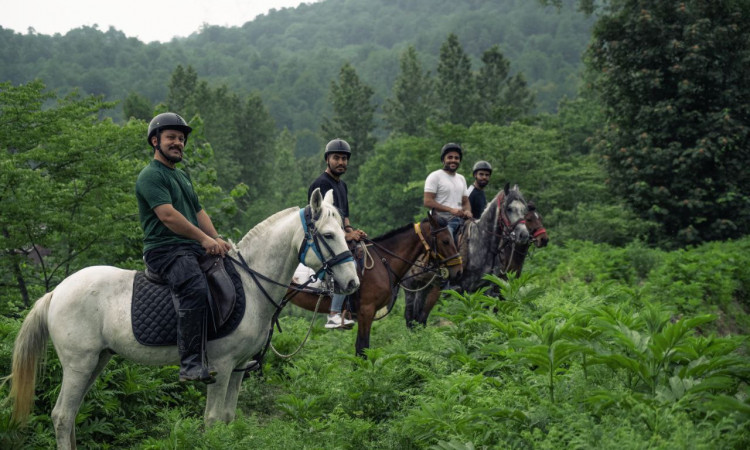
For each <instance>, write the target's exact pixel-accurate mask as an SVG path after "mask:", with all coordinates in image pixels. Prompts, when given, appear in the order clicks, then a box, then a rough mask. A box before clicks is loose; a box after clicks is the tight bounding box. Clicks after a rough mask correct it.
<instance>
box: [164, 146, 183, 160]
mask: <svg viewBox="0 0 750 450" xmlns="http://www.w3.org/2000/svg"><path fill="white" fill-rule="evenodd" d="M159 153H161V156H163V157H164V158H165V159H166V160H167V161H169V162H171V163H173V164H176V163H178V162H180V161H182V152H180V154H179V155H177V156H169V155H167V154H166V153H164V151H163V150H162V149H161V146H160V147H159Z"/></svg>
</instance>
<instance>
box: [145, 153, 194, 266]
mask: <svg viewBox="0 0 750 450" xmlns="http://www.w3.org/2000/svg"><path fill="white" fill-rule="evenodd" d="M135 196H136V198H137V199H138V215H139V217H140V220H141V228H143V235H144V237H143V252H144V253H145V252H146V251H148V250H151V249H152V248H155V247H160V246H162V245H167V244H176V243H190V242H195V241H194V240H192V239H190V238H187V237H184V236H180V235H179V234H177V233H175V232H174V231H172V230H170V229H169V228H167V226H166V225H164V224H163V223H162V221H161V220H159V217H157V215H156V213H155V212H154V208H156V207H157V206H159V205H164V204H171V205H172V206H173V207H174V209H176V210H177V211H179V212H180V213H181V214H182V215H183V216H185V218H186V219H187V220H189V221H190V223H192V224H193V225H195V226H196V227H197V226H198V216H197V214H198V213H199V212H200V211H201V209H203V208H202V207H201V204H200V202H199V201H198V195H197V194H196V193H195V189H193V183H192V182H191V181H190V177H189V176H188V175H187V174H186V173H185V172H184V171H182V170H181V169H170V168H169V167H167V166H165V165H164V164H162V163H160V162H159V161H157V160H152V161H151V163H150V164H149V165H147V166H146V167H144V168H143V170H141V173H140V174H139V175H138V180H137V181H136V182H135Z"/></svg>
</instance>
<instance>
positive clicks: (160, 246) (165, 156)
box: [135, 112, 232, 383]
mask: <svg viewBox="0 0 750 450" xmlns="http://www.w3.org/2000/svg"><path fill="white" fill-rule="evenodd" d="M191 131H192V128H190V126H189V125H188V124H187V122H185V119H183V118H182V117H180V116H179V115H178V114H175V113H172V112H167V113H163V114H159V115H157V116H156V117H154V118H153V119H152V120H151V123H149V125H148V134H147V140H148V143H149V145H150V146H151V147H153V149H154V159H153V160H151V162H150V163H149V164H148V165H147V166H146V167H144V168H143V170H141V173H140V174H139V175H138V180H137V181H136V183H135V194H136V198H137V200H138V212H139V217H140V221H141V227H142V228H143V234H144V239H143V243H144V245H143V259H144V261H145V263H146V267H147V268H148V270H149V271H150V272H153V273H155V274H157V275H159V276H161V277H162V278H163V279H165V280H167V282H168V284H169V289H170V291H171V292H172V296H173V298H174V299H175V300H176V302H177V303H178V311H177V348H178V350H179V353H180V381H181V382H184V381H202V382H205V383H213V382H214V381H216V379H215V378H214V377H213V375H215V372H213V371H212V369H210V368H208V367H207V363H206V361H205V340H206V336H205V328H206V327H205V320H206V307H207V302H208V285H207V282H206V278H205V276H204V275H203V272H202V271H201V269H200V266H199V265H198V258H199V257H200V256H203V255H205V254H211V255H216V256H221V257H223V256H224V255H226V253H227V252H228V251H229V250H231V248H232V247H231V246H230V245H229V244H228V243H227V242H225V241H224V238H223V237H222V236H220V235H219V233H217V232H216V229H215V228H214V225H213V223H212V222H211V218H210V217H209V216H208V214H206V211H205V210H203V207H202V206H201V204H200V202H199V200H198V195H197V194H196V193H195V190H194V189H193V184H192V182H191V180H190V177H189V176H188V175H187V173H185V172H184V171H183V170H181V169H178V168H176V167H175V165H176V164H177V163H178V162H180V161H182V156H183V150H184V149H185V144H186V143H187V140H188V136H189V135H190V132H191Z"/></svg>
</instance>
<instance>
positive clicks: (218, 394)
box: [203, 365, 236, 428]
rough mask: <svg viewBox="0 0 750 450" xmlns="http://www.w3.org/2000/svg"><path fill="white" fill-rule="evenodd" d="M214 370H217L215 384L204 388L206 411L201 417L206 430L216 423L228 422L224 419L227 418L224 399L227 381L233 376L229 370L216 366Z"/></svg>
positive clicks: (225, 397)
mask: <svg viewBox="0 0 750 450" xmlns="http://www.w3.org/2000/svg"><path fill="white" fill-rule="evenodd" d="M224 367H226V366H225V365H222V368H224ZM216 368H217V369H218V373H217V374H216V383H213V384H209V385H208V387H207V388H206V411H205V413H204V415H203V418H204V420H205V422H206V428H208V427H210V426H211V425H213V424H214V423H216V422H218V421H224V422H228V420H226V419H225V417H226V416H227V413H226V407H227V405H226V399H227V390H228V388H229V381H230V379H231V378H232V376H233V372H232V370H231V369H224V370H221V369H219V366H218V365H217V366H216ZM235 400H236V398H235Z"/></svg>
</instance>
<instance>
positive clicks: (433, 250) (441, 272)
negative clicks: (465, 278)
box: [363, 222, 463, 320]
mask: <svg viewBox="0 0 750 450" xmlns="http://www.w3.org/2000/svg"><path fill="white" fill-rule="evenodd" d="M446 229H447V227H443V228H438V229H436V230H430V237H431V241H432V246H430V244H429V243H428V242H427V239H425V236H424V233H423V232H422V227H421V223H419V222H417V223H415V224H414V232H415V234H416V235H417V237H419V240H420V242H421V243H422V246H423V247H424V249H425V253H426V254H427V255H428V258H429V260H430V261H432V260H436V261H437V263H438V266H439V268H438V269H437V270H436V269H434V268H433V267H432V266H431V265H428V266H425V265H422V264H421V263H420V260H415V261H408V260H406V259H405V258H402V257H401V256H399V255H397V254H395V253H393V252H392V251H390V250H388V249H387V248H385V247H383V246H382V245H380V244H378V243H377V242H374V241H372V240H370V239H367V238H365V239H364V241H366V242H367V245H372V246H373V247H374V248H375V251H376V252H377V253H378V254H379V253H380V251H382V252H385V253H387V254H388V255H390V256H392V257H394V258H396V259H399V260H401V261H403V262H405V263H406V264H407V265H409V266H416V267H419V268H421V269H422V273H425V272H433V276H432V278H431V279H430V281H429V283H428V284H427V285H425V286H424V287H422V288H421V289H424V288H425V287H427V286H428V285H429V284H430V283H432V281H433V280H435V278H437V277H438V276H439V277H441V278H446V277H447V273H446V272H447V269H446V268H445V267H446V266H447V267H451V266H456V265H460V264H463V260H462V258H461V255H460V254H459V253H456V254H455V255H452V256H449V257H444V256H443V255H441V254H440V253H439V252H438V251H437V234H438V233H440V232H441V231H443V230H446ZM363 247H364V248H365V258H367V257H368V256H369V258H370V260H371V261H373V264H374V259H373V258H372V256H371V255H370V253H369V251H367V249H366V246H364V245H363ZM378 250H379V251H378ZM378 256H380V255H378ZM380 261H381V262H382V263H383V266H384V267H385V269H386V271H387V272H388V283H389V285H390V286H391V301H390V302H389V303H388V310H387V312H386V313H385V314H384V315H382V316H380V317H377V318H376V319H375V320H380V319H382V318H383V317H385V316H387V315H388V314H390V312H391V310H392V309H393V305H394V304H395V302H396V297H397V296H398V289H394V287H395V286H400V287H402V288H403V285H402V284H401V282H402V281H403V279H404V277H403V276H402V277H400V279H399V280H398V281H395V282H394V279H395V278H396V274H395V273H394V272H393V270H392V269H391V267H390V264H389V262H388V259H387V258H385V257H383V256H380ZM366 268H367V269H371V268H372V264H371V265H370V266H369V267H366ZM414 276H417V275H412V276H411V277H414ZM411 277H410V278H411Z"/></svg>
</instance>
